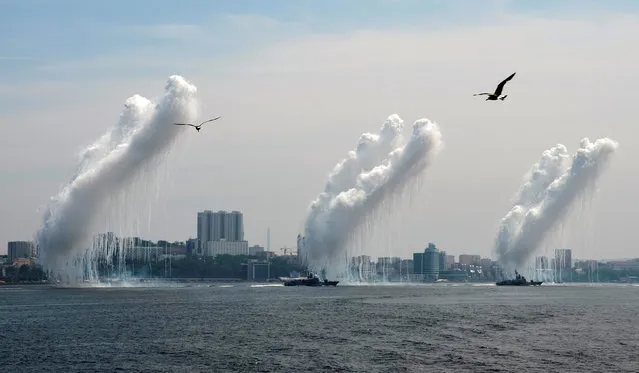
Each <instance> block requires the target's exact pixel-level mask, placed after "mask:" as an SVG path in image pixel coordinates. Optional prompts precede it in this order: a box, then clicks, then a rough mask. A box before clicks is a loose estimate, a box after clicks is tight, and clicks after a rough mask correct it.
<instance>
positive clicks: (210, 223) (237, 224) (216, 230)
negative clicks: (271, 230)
mask: <svg viewBox="0 0 639 373" xmlns="http://www.w3.org/2000/svg"><path fill="white" fill-rule="evenodd" d="M197 239H198V252H199V253H202V251H203V250H204V249H206V248H207V243H208V242H210V241H220V240H226V241H244V216H243V215H242V213H241V212H239V211H231V212H227V211H217V212H214V211H211V210H205V211H201V212H198V213H197Z"/></svg>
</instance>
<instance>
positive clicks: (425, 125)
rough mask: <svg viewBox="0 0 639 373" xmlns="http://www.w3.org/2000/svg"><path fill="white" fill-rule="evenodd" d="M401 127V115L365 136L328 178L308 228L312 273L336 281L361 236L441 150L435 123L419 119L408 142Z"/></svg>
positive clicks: (307, 249) (305, 252)
mask: <svg viewBox="0 0 639 373" xmlns="http://www.w3.org/2000/svg"><path fill="white" fill-rule="evenodd" d="M403 127H404V123H403V121H402V119H401V118H400V117H399V116H398V115H396V114H393V115H391V116H389V117H388V119H387V120H386V122H385V123H384V124H383V126H382V128H381V130H380V132H379V134H372V133H365V134H363V135H361V137H360V139H359V142H358V144H357V147H356V148H355V150H352V151H350V152H349V153H348V156H347V157H346V159H344V160H343V161H341V162H339V163H338V164H337V166H335V169H334V170H333V172H332V173H331V174H330V175H329V178H328V181H327V182H326V186H325V188H324V192H322V193H320V195H319V196H318V197H317V199H316V200H315V201H313V202H312V204H311V207H310V211H309V214H308V216H307V219H306V223H305V240H304V245H303V248H302V251H303V252H302V257H303V259H304V260H305V262H306V263H307V265H308V266H309V268H310V269H311V270H313V271H320V270H325V271H326V273H327V275H330V276H334V275H335V274H336V271H339V270H340V269H342V268H343V267H341V268H340V267H339V266H340V264H341V265H346V261H347V260H349V258H347V257H348V251H349V250H348V248H347V246H348V245H349V244H350V243H352V240H353V237H354V235H356V234H357V231H358V230H360V229H361V228H362V226H363V225H365V223H367V222H368V221H369V219H370V218H371V216H373V215H374V214H375V213H376V212H378V210H379V208H380V206H382V205H383V204H385V203H386V202H389V201H388V200H390V199H392V198H393V197H397V196H398V195H400V194H401V193H402V192H403V191H404V190H405V189H406V188H407V186H408V185H409V184H410V183H411V182H413V181H415V179H417V177H418V176H420V174H422V172H423V171H424V170H425V169H426V167H427V166H428V165H429V164H430V163H431V161H432V159H433V157H435V156H436V155H437V153H438V152H439V151H440V150H441V148H442V146H443V143H442V140H441V133H440V131H439V128H438V126H437V124H435V123H433V122H431V121H429V120H428V119H420V120H417V121H416V122H415V123H414V124H413V133H412V135H411V136H410V138H409V139H408V141H406V142H405V141H404V139H403V137H402V130H403Z"/></svg>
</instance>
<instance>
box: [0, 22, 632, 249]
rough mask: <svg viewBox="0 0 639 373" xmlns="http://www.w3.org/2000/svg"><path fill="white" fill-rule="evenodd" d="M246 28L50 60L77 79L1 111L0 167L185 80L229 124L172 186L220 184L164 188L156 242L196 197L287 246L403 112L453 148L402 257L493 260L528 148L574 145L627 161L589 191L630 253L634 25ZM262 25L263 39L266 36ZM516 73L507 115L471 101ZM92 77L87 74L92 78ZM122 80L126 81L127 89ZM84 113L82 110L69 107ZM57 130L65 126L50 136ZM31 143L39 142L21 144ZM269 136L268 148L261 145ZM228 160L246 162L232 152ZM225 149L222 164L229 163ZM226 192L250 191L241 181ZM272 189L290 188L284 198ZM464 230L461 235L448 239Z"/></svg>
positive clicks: (204, 142) (610, 242) (12, 226)
mask: <svg viewBox="0 0 639 373" xmlns="http://www.w3.org/2000/svg"><path fill="white" fill-rule="evenodd" d="M249 18H250V17H249ZM249 18H245V19H243V20H241V21H237V22H238V25H241V24H244V25H246V27H245V28H243V30H244V32H243V33H239V31H238V32H237V33H236V34H232V36H234V35H243V36H242V37H245V38H246V39H247V40H253V41H255V40H262V41H264V42H260V43H253V44H251V43H248V44H244V46H245V47H242V48H240V49H238V50H234V51H233V53H228V51H225V53H220V52H219V51H218V50H216V49H208V50H204V51H205V52H206V53H199V52H200V51H202V50H203V49H201V48H195V47H194V46H193V45H192V44H189V45H188V46H184V47H182V48H183V49H182V50H180V49H179V48H178V47H166V48H164V47H157V48H155V47H154V48H149V49H144V48H140V49H138V50H136V51H121V52H118V53H116V54H105V55H104V56H103V57H101V58H85V59H80V60H74V61H60V65H59V66H63V65H66V70H64V71H65V72H69V73H77V77H71V76H69V78H68V79H65V80H64V82H56V81H52V82H49V83H47V84H48V85H46V86H44V87H45V88H46V89H45V90H42V91H40V92H41V97H40V98H41V99H42V100H43V101H44V100H46V97H51V98H58V99H57V100H56V102H59V104H60V105H59V107H56V108H51V107H44V108H43V109H42V110H39V111H33V112H31V113H29V115H28V116H21V115H17V114H15V113H13V114H12V113H11V112H10V111H8V110H4V111H3V117H2V118H3V122H5V119H6V118H10V119H11V122H13V121H14V120H20V126H17V127H16V131H18V130H19V133H20V136H17V135H16V136H13V137H11V136H7V137H6V138H5V140H4V142H5V143H12V144H17V145H15V146H14V148H13V150H12V151H8V150H7V151H5V152H4V153H3V154H4V155H5V159H9V158H10V157H12V158H11V159H12V163H13V164H14V166H12V167H15V169H22V170H34V169H36V166H35V164H37V163H36V162H37V160H36V159H37V156H36V154H38V155H39V154H41V153H38V149H41V150H42V151H44V149H50V148H51V143H52V142H53V143H57V144H61V145H59V146H60V150H58V151H55V152H51V153H47V154H48V155H47V159H48V161H49V162H51V163H52V164H53V163H55V164H58V165H60V164H66V163H68V162H69V160H68V158H69V157H70V156H72V153H73V151H74V150H75V149H73V147H76V146H81V145H83V144H85V143H86V142H87V141H89V140H90V139H91V138H93V137H95V136H96V135H97V134H99V133H100V132H103V130H104V128H107V127H108V126H109V125H111V124H112V122H113V121H114V120H116V119H117V118H111V117H110V116H109V115H110V113H112V112H113V108H114V107H115V108H117V107H119V105H120V102H121V98H122V97H126V96H128V95H130V94H133V93H140V94H143V95H144V94H145V91H144V89H145V88H146V87H153V86H154V85H155V83H153V82H154V81H156V80H157V79H158V78H163V77H164V76H166V75H167V73H181V74H184V75H185V76H186V77H187V78H188V79H189V80H191V81H193V82H194V83H195V84H196V85H197V86H198V88H199V89H200V91H199V93H200V97H201V99H202V103H203V105H202V106H203V107H202V112H203V113H205V112H206V113H213V114H215V115H217V114H220V115H223V117H224V118H225V121H224V122H220V125H219V126H217V127H216V130H215V132H207V134H206V135H205V136H189V141H192V147H190V148H189V149H188V150H185V153H184V154H185V159H186V160H184V161H179V162H178V161H176V162H177V163H176V166H175V168H174V170H175V171H173V176H175V178H176V179H179V180H200V179H201V178H202V175H203V173H202V170H208V171H207V172H204V174H206V175H208V174H209V173H210V174H212V175H213V174H214V175H215V185H216V190H215V193H212V192H211V191H210V188H208V189H207V188H201V189H200V188H192V185H190V184H189V183H186V184H184V185H183V186H182V185H178V186H176V190H175V193H176V195H175V196H174V197H171V198H170V199H171V200H174V201H175V205H172V206H171V207H170V209H171V211H172V212H171V217H172V218H171V219H165V218H162V217H161V216H159V217H158V216H156V217H155V220H154V221H155V222H156V224H157V226H156V227H157V228H154V230H156V231H157V232H163V234H166V235H167V237H173V236H175V237H176V238H179V237H183V236H185V235H188V234H192V232H193V229H194V228H193V217H192V212H193V211H195V210H197V209H198V208H202V206H201V203H202V201H206V203H207V206H212V207H214V208H217V206H223V207H224V208H238V209H241V210H243V211H245V214H246V215H245V216H246V219H247V223H246V224H247V227H246V229H247V232H246V234H247V237H248V239H249V240H251V241H252V242H255V243H260V242H261V241H263V240H262V237H263V236H264V233H263V231H264V229H265V228H264V227H266V226H270V227H271V230H272V232H273V237H272V246H273V247H281V246H284V245H288V246H291V245H293V244H294V241H293V240H294V238H295V237H296V236H297V234H298V233H299V232H300V231H299V230H298V229H299V227H297V226H296V224H295V223H296V222H302V221H303V219H304V213H305V212H306V211H305V208H306V206H307V204H308V203H309V201H311V199H312V198H313V197H314V196H315V193H316V191H317V185H321V184H322V183H323V181H324V179H325V178H326V176H327V175H326V170H327V169H330V168H331V167H332V166H333V165H334V162H335V159H338V158H339V157H341V156H342V155H343V149H348V148H350V147H352V138H353V137H356V136H358V135H359V134H360V133H362V132H364V131H366V130H368V125H369V124H370V123H376V122H379V121H380V120H383V118H385V117H386V116H387V115H388V113H390V112H400V113H402V116H404V117H406V118H419V117H423V116H426V117H432V118H437V121H438V123H439V124H440V126H441V128H442V132H444V133H445V134H446V139H447V151H446V152H444V153H443V154H442V155H441V156H440V158H438V161H437V163H436V164H435V165H433V168H432V169H431V172H430V173H429V175H428V180H427V181H426V184H427V185H428V187H427V188H428V192H426V187H425V189H424V190H425V191H424V193H423V195H421V196H420V197H419V198H418V199H417V201H416V202H415V205H414V206H413V207H412V209H411V211H409V212H407V213H406V214H405V215H403V216H402V219H403V220H404V221H405V222H406V224H404V225H403V226H401V232H398V233H397V235H398V237H399V236H401V240H398V241H397V250H398V251H399V252H398V254H401V255H408V254H409V253H411V252H413V251H414V250H416V249H419V248H420V247H421V246H423V244H424V242H428V241H429V240H432V241H435V242H436V243H437V244H438V246H440V244H441V247H443V248H445V249H447V250H448V251H449V252H451V253H454V254H460V253H462V252H468V253H474V252H477V253H480V254H483V255H489V254H490V251H491V247H492V241H493V234H494V232H495V229H496V227H497V224H498V222H499V219H500V218H501V216H502V215H503V211H505V210H507V209H508V208H509V200H508V199H509V197H510V195H511V193H512V190H514V189H516V188H517V186H518V184H519V182H520V178H521V175H520V173H521V169H522V167H526V166H528V165H529V164H531V163H532V162H534V161H535V160H536V158H538V152H539V149H540V148H542V147H548V146H551V145H553V144H555V143H557V142H566V143H571V142H574V139H575V138H581V137H584V136H589V137H592V138H598V137H602V136H610V137H611V138H615V139H619V140H620V141H623V144H624V148H623V149H621V150H620V151H619V154H618V157H617V159H616V160H615V163H614V165H613V166H612V167H611V170H610V172H609V173H608V174H607V175H606V178H605V179H606V180H604V183H602V186H601V188H602V196H601V198H602V203H601V205H600V207H601V210H598V215H599V216H601V219H600V220H601V226H600V227H599V228H598V232H601V233H598V237H597V241H596V242H600V243H601V244H604V243H605V244H606V247H611V250H617V251H611V254H610V255H612V256H615V255H616V254H614V253H615V252H621V251H622V250H624V248H626V246H625V245H627V242H632V239H631V238H629V237H627V233H626V231H627V229H626V228H624V224H627V223H626V222H627V221H632V216H634V215H633V213H632V211H631V210H630V205H631V204H628V203H627V202H623V201H624V198H625V199H631V198H632V193H634V189H633V188H631V187H630V186H633V185H636V184H637V182H639V180H637V178H636V177H635V176H632V175H633V174H632V173H631V172H624V171H625V170H626V171H627V170H630V171H631V170H634V168H635V167H634V163H633V162H632V159H635V158H637V157H638V156H639V154H638V153H637V151H636V150H635V149H637V148H638V147H639V136H637V132H636V130H635V129H634V128H635V126H634V125H633V124H634V121H635V120H634V117H635V115H634V111H635V106H636V103H635V102H634V97H633V95H632V94H628V93H629V92H630V89H631V88H629V87H632V86H634V85H637V84H639V72H635V68H634V67H635V66H636V65H637V63H638V62H639V52H637V51H636V50H635V49H634V48H632V46H633V45H636V44H637V42H639V32H638V31H639V24H638V22H637V17H636V16H633V15H618V14H599V15H597V16H596V17H591V18H581V19H576V18H574V17H573V18H557V17H554V18H548V17H538V16H528V15H510V14H506V13H503V14H499V15H497V16H495V17H494V19H495V23H486V22H482V23H481V24H479V25H474V26H469V25H465V26H459V25H455V26H453V25H450V26H445V27H438V28H437V29H428V26H429V25H428V24H426V22H425V26H424V27H422V28H411V29H403V30H402V29H398V28H393V29H390V30H389V29H384V27H385V26H384V25H381V26H380V28H379V29H358V30H354V31H353V30H351V31H348V32H343V33H339V34H337V33H333V34H328V33H322V34H317V33H315V34H309V33H308V32H299V33H298V32H296V31H297V30H299V29H298V28H296V27H297V26H296V25H292V26H290V27H289V26H288V24H286V23H283V24H281V25H278V24H277V22H274V23H273V24H272V25H269V21H268V20H264V28H262V29H255V30H251V28H250V25H251V22H250V20H249ZM440 23H441V22H440ZM269 27H272V28H271V30H273V31H272V33H270V34H269V33H266V32H262V31H264V30H268V29H269ZM238 29H242V27H239V26H238ZM234 30H235V29H234ZM260 33H261V34H260ZM257 34H260V35H257ZM284 34H286V35H287V36H286V37H283V36H281V35H284ZM272 35H277V37H274V36H272ZM218 36H219V37H224V38H225V40H227V42H229V40H231V37H227V36H226V34H224V35H223V34H222V33H220V34H212V35H211V36H210V37H211V38H214V37H218ZM251 38H253V39H251ZM256 44H257V45H256ZM238 48H239V47H238ZM176 51H178V52H176ZM185 54H186V55H188V56H189V58H185V57H184V56H185ZM96 66H99V69H96ZM145 66H147V67H149V66H150V67H151V69H148V68H147V69H145ZM166 70H171V71H166ZM512 71H517V73H518V74H517V76H516V78H515V79H514V80H513V81H512V82H510V83H509V85H508V86H507V88H506V90H507V91H508V93H509V98H508V99H507V101H506V102H504V104H503V105H501V104H502V103H501V102H500V103H498V104H497V105H492V103H486V102H485V101H483V100H481V99H479V100H476V97H472V93H474V92H476V91H484V90H486V89H490V88H492V87H494V85H495V84H496V83H497V82H498V81H499V80H500V79H502V78H503V77H505V76H507V74H509V73H511V72H512ZM87 72H88V73H91V72H93V73H92V74H91V75H89V76H87ZM95 72H98V73H95ZM620 72H621V73H620ZM82 73H84V74H82ZM150 75H153V77H150ZM134 78H135V79H136V83H135V84H131V83H130V81H131V80H133V79H134ZM107 80H108V84H107ZM149 82H150V83H149ZM78 87H80V88H79V89H78ZM123 87H124V88H123ZM12 90H16V91H15V92H18V91H20V92H23V93H24V95H23V94H22V93H21V94H20V97H27V92H28V91H29V92H34V93H37V92H38V91H39V83H38V84H26V82H22V83H21V84H19V85H15V86H13V85H5V86H3V87H2V91H3V94H4V95H7V96H10V95H12ZM149 92H152V91H150V90H149ZM125 95H126V96H125ZM3 97H5V96H3ZM61 98H64V99H65V100H64V102H63V100H62V99H61ZM78 100H80V101H86V104H85V103H83V104H82V105H76V102H77V101H78ZM76 106H77V107H76ZM337 118H340V119H337ZM7 123H8V121H7ZM56 126H64V128H65V129H64V131H61V130H60V131H56V130H55V128H56ZM56 132H59V133H58V134H56ZM31 133H38V134H39V136H33V137H30V138H29V140H28V141H26V142H25V138H27V136H29V135H30V134H31ZM43 133H45V134H46V135H43ZM68 133H74V135H75V136H76V137H75V138H70V137H69V136H68V135H67V134H68ZM56 136H57V137H56ZM265 138H266V139H268V141H261V140H263V139H265ZM22 144H25V146H26V147H27V148H25V150H24V151H25V153H28V154H34V155H33V156H28V157H27V156H26V155H25V156H24V157H19V159H17V160H15V158H14V155H15V152H18V151H19V149H18V145H19V146H22ZM239 148H244V149H250V150H251V151H248V152H244V151H239V152H238V150H237V149H239ZM220 154H234V157H235V158H234V162H233V163H232V164H230V163H229V162H228V160H227V159H226V158H225V157H220V156H219V155H220ZM255 154H261V156H259V157H256V156H255ZM291 154H295V156H291ZM186 155H188V156H186ZM60 169H61V167H60ZM285 170H289V171H285ZM290 170H295V171H294V172H293V171H290ZM25 172H30V171H25ZM69 172H70V171H69ZM256 175H259V176H256ZM274 175H275V177H274ZM67 177H68V172H62V174H60V175H59V176H58V177H57V178H53V176H52V179H51V180H49V181H48V183H47V182H46V181H44V180H43V181H41V183H39V184H38V185H37V187H36V186H34V185H31V184H29V183H27V182H26V181H20V179H15V180H14V181H13V183H14V184H12V186H11V188H14V187H15V186H16V185H19V184H20V183H22V184H23V185H22V187H21V188H20V191H21V192H23V193H24V196H25V197H24V201H26V202H25V203H33V204H34V206H35V205H39V204H41V203H42V202H43V201H46V200H47V198H49V196H50V195H52V194H53V193H54V192H55V187H56V185H57V183H58V182H60V181H64V180H66V179H67ZM256 177H257V179H259V180H261V181H260V183H259V185H257V186H256V184H255V183H252V182H250V181H251V180H255V179H256ZM237 180H241V181H246V182H242V183H239V184H241V185H238V183H237ZM282 180H284V182H285V183H286V184H287V185H288V187H287V188H284V189H283V188H281V183H282ZM203 182H207V181H203ZM211 182H212V181H211ZM226 185H233V187H226ZM256 188H257V190H258V191H259V192H256ZM16 190H17V189H16ZM27 190H28V191H27ZM264 195H267V196H269V198H266V199H265V198H264V197H263V196H264ZM6 198H8V197H6ZM275 201H278V202H277V203H276V202H275ZM0 205H4V206H6V207H5V208H6V209H7V211H6V212H5V216H12V215H11V214H10V213H9V211H21V210H26V211H32V210H34V206H31V205H29V206H26V207H24V206H17V205H10V204H9V201H8V200H7V202H3V203H2V204H0ZM274 210H277V211H278V214H273V213H272V211H274ZM426 211H427V212H426ZM12 219H13V218H12ZM249 220H250V221H249ZM16 221H20V222H21V223H20V224H17V223H13V220H9V219H7V221H3V222H2V224H1V225H3V226H5V227H6V228H4V232H5V233H4V234H3V235H2V234H0V236H3V237H6V236H7V235H8V234H9V233H11V234H18V235H23V236H26V235H27V234H29V233H31V232H30V229H28V228H29V227H28V225H27V224H25V223H24V219H23V220H19V219H18V220H16ZM35 223H37V221H34V224H35ZM300 225H301V223H300ZM460 226H461V227H464V229H465V234H464V235H459V234H458V227H460ZM25 227H26V228H25ZM33 229H35V226H34V227H33ZM276 232H277V233H276ZM6 238H7V239H11V238H12V237H6ZM596 242H595V241H593V245H595V244H596ZM262 243H263V242H262ZM582 250H586V251H585V252H584V251H581V252H580V254H579V256H583V255H586V254H587V248H586V249H582ZM582 253H583V254H582ZM593 253H594V250H593Z"/></svg>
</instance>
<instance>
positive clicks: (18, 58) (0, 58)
mask: <svg viewBox="0 0 639 373" xmlns="http://www.w3.org/2000/svg"><path fill="white" fill-rule="evenodd" d="M31 59H32V57H26V56H0V61H28V60H31Z"/></svg>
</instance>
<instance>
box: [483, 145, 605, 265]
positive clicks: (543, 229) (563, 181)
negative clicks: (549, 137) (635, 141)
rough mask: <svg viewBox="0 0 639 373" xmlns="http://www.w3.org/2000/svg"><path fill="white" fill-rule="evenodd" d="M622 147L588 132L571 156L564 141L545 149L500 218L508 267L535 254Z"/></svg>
mask: <svg viewBox="0 0 639 373" xmlns="http://www.w3.org/2000/svg"><path fill="white" fill-rule="evenodd" d="M617 147H618V144H617V142H615V141H613V140H611V139H609V138H601V139H598V140H596V141H595V142H591V141H590V140H589V139H588V138H584V139H582V140H581V144H580V147H579V149H578V150H577V152H576V154H575V155H574V156H573V157H572V161H570V157H569V154H568V151H567V149H566V147H565V146H564V145H561V144H559V145H557V146H555V147H553V148H551V149H549V150H546V151H545V152H544V153H543V154H542V157H541V160H540V161H539V162H538V163H536V164H535V165H533V167H532V169H531V170H530V171H529V172H528V174H527V175H526V177H525V182H524V184H523V185H522V187H521V189H520V190H519V193H518V195H517V197H516V199H515V203H514V205H513V207H512V209H511V210H510V211H509V212H508V213H507V214H506V216H504V218H503V219H502V220H501V225H500V229H499V233H498V235H497V239H496V242H495V251H496V252H497V255H498V259H499V261H500V263H501V265H502V266H503V267H504V269H506V270H507V271H511V272H512V271H513V270H514V269H515V268H517V267H521V266H523V265H524V264H525V263H526V262H527V261H528V260H529V259H530V258H531V257H532V255H533V254H534V252H535V251H536V250H537V249H538V248H539V246H540V245H541V244H542V243H543V241H544V240H545V239H546V238H547V236H548V234H549V233H551V232H552V230H553V227H555V226H556V225H557V224H560V223H562V221H563V220H564V219H565V218H566V217H567V214H568V212H569V211H570V208H571V207H572V205H574V203H575V201H576V200H577V199H578V198H581V197H583V196H584V195H585V193H586V192H587V191H588V190H590V189H592V188H593V187H594V185H595V184H596V182H597V180H598V178H599V176H600V174H601V172H602V171H603V170H604V169H605V168H606V166H607V165H608V164H609V161H610V158H611V155H612V154H613V153H614V152H615V150H616V149H617Z"/></svg>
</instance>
